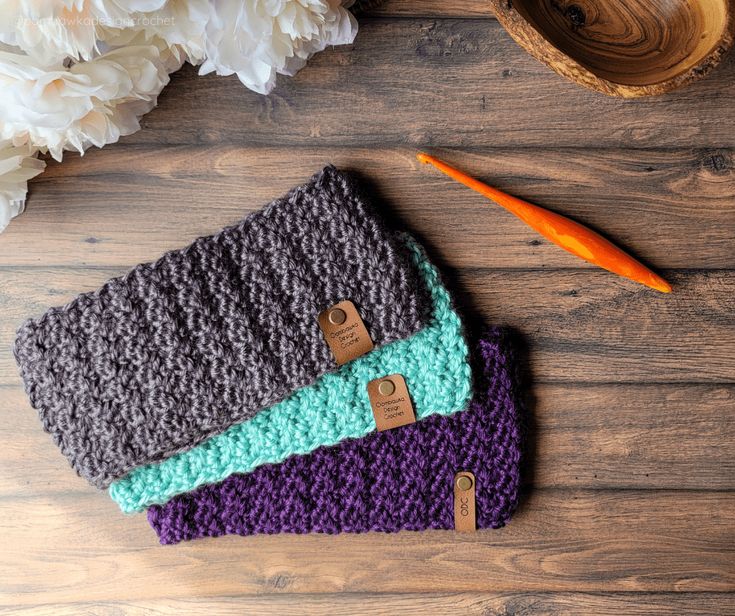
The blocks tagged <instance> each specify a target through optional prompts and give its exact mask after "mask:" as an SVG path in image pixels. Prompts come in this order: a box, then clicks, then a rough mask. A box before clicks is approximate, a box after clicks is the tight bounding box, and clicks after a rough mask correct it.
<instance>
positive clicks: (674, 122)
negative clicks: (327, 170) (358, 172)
mask: <svg viewBox="0 0 735 616" xmlns="http://www.w3.org/2000/svg"><path fill="white" fill-rule="evenodd" d="M734 76H735V60H734V59H733V56H732V55H730V56H728V57H727V59H726V60H725V61H724V62H723V63H722V64H721V65H720V66H718V67H717V69H715V71H713V73H712V75H711V76H709V77H708V78H707V79H703V80H702V81H700V82H697V83H696V84H693V85H692V86H691V87H688V88H685V89H683V90H680V91H677V92H674V93H671V94H670V95H668V96H666V97H664V98H663V99H660V98H652V99H644V100H641V101H629V100H622V99H621V100H619V99H611V98H607V97H604V96H601V95H600V94H599V93H595V92H588V91H585V90H582V89H580V88H579V87H578V86H576V85H574V84H572V83H570V82H568V81H567V80H565V79H563V78H561V77H559V76H558V75H556V74H555V73H553V72H552V71H550V70H548V68H546V67H545V66H544V65H542V64H541V63H539V62H538V61H536V60H535V59H534V58H532V57H531V56H529V55H528V54H527V53H526V52H524V51H523V50H522V49H520V48H519V47H518V45H516V43H515V42H514V41H513V40H512V39H511V38H510V37H509V36H508V35H507V34H506V32H505V31H504V30H503V29H502V27H501V26H500V25H499V24H498V23H497V22H496V21H493V20H486V19H470V20H467V19H397V18H386V19H365V20H363V22H362V23H361V31H360V34H359V35H358V38H357V40H356V41H355V43H354V45H352V46H348V47H338V48H334V49H330V50H327V51H325V52H324V53H321V54H319V55H317V56H316V57H315V58H314V59H313V61H312V62H311V63H310V64H309V66H307V67H306V68H305V69H304V70H303V71H301V72H299V74H298V75H296V77H295V78H293V79H290V80H289V79H282V80H281V81H279V85H278V87H277V88H276V89H275V91H274V92H273V93H272V94H271V95H270V96H269V97H263V96H260V95H258V94H255V93H253V92H249V91H247V90H246V89H245V88H243V87H242V85H241V84H240V82H239V81H238V80H237V79H236V78H235V77H229V78H221V77H217V76H214V75H209V76H204V77H201V78H196V77H195V69H193V68H191V67H185V68H184V69H182V70H181V71H180V72H179V73H177V74H176V75H174V77H173V79H172V82H171V84H170V85H169V86H168V87H167V88H166V90H165V91H164V92H163V95H162V96H161V98H160V101H159V107H158V108H157V109H155V110H153V111H152V112H151V113H149V114H148V115H146V116H145V117H144V118H143V121H142V126H143V128H144V130H142V131H140V132H138V133H135V134H134V135H131V136H130V137H127V138H126V139H125V140H124V141H125V143H131V144H132V143H135V144H143V143H146V144H150V145H155V146H157V147H160V146H162V145H188V146H191V145H195V144H200V145H205V144H209V145H223V144H233V143H236V144H239V145H251V146H253V145H259V146H262V145H274V144H279V145H283V146H294V147H300V146H304V145H317V144H318V145H324V146H330V147H333V146H336V145H353V146H363V147H366V146H369V147H378V146H381V147H384V146H385V145H386V144H394V145H399V144H401V145H408V146H412V147H416V146H421V147H426V146H432V145H440V146H454V147H462V148H467V147H480V146H485V147H487V146H488V145H492V144H496V145H500V144H506V145H510V144H512V146H513V147H514V148H519V147H533V148H539V147H540V148H543V147H547V146H548V145H549V143H550V142H551V143H552V144H553V145H554V147H581V146H590V147H601V146H604V147H623V148H627V147H631V146H637V147H659V148H672V147H684V148H692V147H706V148H731V147H733V145H734V142H735V130H733V128H734V127H735V120H733V119H732V113H731V111H730V109H731V105H730V101H731V99H732V97H733V94H734V93H735V79H734V78H733V77H734ZM368 101H369V102H368ZM223 118H227V122H223V121H222V119H223Z"/></svg>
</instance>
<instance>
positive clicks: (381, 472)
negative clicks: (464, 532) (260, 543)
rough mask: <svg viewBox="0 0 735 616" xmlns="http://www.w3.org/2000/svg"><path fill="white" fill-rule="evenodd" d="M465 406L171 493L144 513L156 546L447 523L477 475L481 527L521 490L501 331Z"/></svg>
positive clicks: (500, 521) (485, 351)
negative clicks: (463, 478)
mask: <svg viewBox="0 0 735 616" xmlns="http://www.w3.org/2000/svg"><path fill="white" fill-rule="evenodd" d="M473 363H474V364H475V365H476V370H477V390H476V393H475V397H474V399H473V401H472V402H471V404H470V406H469V409H468V410H467V411H464V412H462V413H456V414H455V415H452V416H449V417H443V416H440V415H434V416H432V417H429V418H427V419H425V420H423V421H420V422H418V423H415V424H412V425H409V426H404V427H402V428H397V429H395V430H390V431H387V432H382V433H371V434H369V435H367V436H365V437H363V438H361V439H357V440H352V441H345V442H343V443H340V444H339V445H337V446H334V447H323V448H320V449H317V450H316V451H314V452H313V453H311V454H309V455H305V456H294V457H292V458H289V459H288V460H286V461H285V462H283V463H282V464H277V465H267V466H263V467H261V468H259V469H258V470H256V471H255V472H253V473H249V474H246V475H232V476H231V477H229V478H227V479H226V480H224V481H222V482H221V483H218V484H216V485H210V486H204V487H201V488H199V489H198V490H196V491H194V492H190V493H188V494H182V495H180V496H177V497H176V498H174V499H173V500H171V501H169V502H168V503H167V504H165V505H162V506H154V507H151V508H150V509H149V510H148V521H149V522H150V524H151V526H152V527H153V529H154V530H155V531H156V533H157V534H158V537H159V539H160V541H161V543H162V544H173V543H178V542H180V541H184V540H188V539H195V538H199V537H217V536H221V535H226V534H236V535H255V534H259V533H267V534H273V533H330V534H333V533H341V532H348V533H360V532H367V531H383V532H393V531H399V530H424V529H451V528H453V527H454V517H453V515H454V514H453V479H454V475H455V473H456V472H458V471H470V472H472V473H474V475H475V481H476V509H477V527H478V528H498V527H500V526H503V525H504V524H505V523H506V522H507V521H508V520H509V519H510V517H511V515H512V513H513V511H514V510H515V508H516V505H517V503H518V492H519V486H520V468H519V467H520V459H521V429H520V425H519V423H520V404H519V397H518V392H517V383H518V380H517V378H516V376H515V365H514V361H513V356H512V352H511V347H510V346H509V343H508V341H507V337H506V334H505V333H504V332H503V331H502V330H499V329H493V330H491V331H490V332H488V333H487V334H486V335H485V336H484V337H483V339H482V340H481V341H480V342H479V344H478V345H477V352H476V354H475V356H474V361H473Z"/></svg>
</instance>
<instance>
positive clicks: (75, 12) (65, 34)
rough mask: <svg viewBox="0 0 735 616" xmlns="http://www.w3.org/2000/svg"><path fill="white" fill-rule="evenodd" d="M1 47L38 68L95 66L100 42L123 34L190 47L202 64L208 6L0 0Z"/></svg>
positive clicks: (179, 1)
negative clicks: (12, 49) (18, 52)
mask: <svg viewBox="0 0 735 616" xmlns="http://www.w3.org/2000/svg"><path fill="white" fill-rule="evenodd" d="M0 15H2V22H1V23H0V42H2V43H5V44H8V45H13V46H15V47H19V48H20V49H22V50H23V51H24V52H25V53H26V54H28V55H29V56H31V57H33V58H34V60H36V61H37V62H38V63H40V64H46V65H48V64H53V63H55V62H59V61H62V60H64V59H66V58H70V59H72V60H74V61H82V60H91V59H92V58H94V57H95V55H97V54H98V52H99V49H100V46H99V42H100V41H101V40H106V38H107V37H109V36H110V35H113V36H114V35H115V34H116V33H119V32H120V31H121V30H123V29H125V30H133V31H134V32H136V33H137V32H141V31H144V32H146V33H147V34H148V35H149V36H150V35H153V34H155V35H158V36H160V37H161V38H163V39H164V40H166V42H167V43H168V44H169V45H183V46H185V47H186V46H191V52H192V57H193V58H194V59H196V61H201V58H202V53H203V34H204V25H205V23H206V21H207V19H208V16H209V2H208V0H188V1H187V0H0Z"/></svg>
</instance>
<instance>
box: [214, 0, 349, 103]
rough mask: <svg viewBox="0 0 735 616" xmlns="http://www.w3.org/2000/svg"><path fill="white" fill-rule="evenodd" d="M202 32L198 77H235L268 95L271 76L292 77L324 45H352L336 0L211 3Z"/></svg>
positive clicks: (343, 12)
mask: <svg viewBox="0 0 735 616" xmlns="http://www.w3.org/2000/svg"><path fill="white" fill-rule="evenodd" d="M212 3H213V13H212V16H211V19H210V21H209V23H208V24H207V30H206V41H205V51H206V56H207V59H206V60H205V61H204V63H203V64H202V66H201V69H200V73H201V74H206V73H209V72H212V71H215V72H216V73H217V74H218V75H232V74H233V73H234V74H237V76H238V77H239V79H240V81H242V83H243V84H245V85H246V86H247V87H248V88H250V89H252V90H255V91H256V92H260V93H261V94H267V93H268V92H270V91H271V90H272V89H273V87H274V85H275V80H276V73H281V74H285V75H293V74H295V73H296V71H298V70H299V69H300V68H302V67H303V66H304V64H305V63H306V61H307V60H308V59H309V57H311V56H312V55H313V54H314V53H316V52H318V51H321V50H322V49H324V48H325V47H327V46H328V45H341V44H347V43H351V42H352V41H353V40H354V38H355V35H356V34H357V23H356V22H355V19H354V17H353V16H352V15H351V14H350V13H349V12H348V11H347V10H346V9H345V8H344V7H343V6H342V5H343V3H342V2H341V1H340V0H248V1H246V2H242V1H239V2H238V1H237V0H212Z"/></svg>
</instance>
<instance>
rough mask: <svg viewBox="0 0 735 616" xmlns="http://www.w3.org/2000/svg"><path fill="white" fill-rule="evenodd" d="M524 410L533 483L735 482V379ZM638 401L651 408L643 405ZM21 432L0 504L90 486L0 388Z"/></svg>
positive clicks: (10, 425) (561, 393)
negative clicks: (728, 382) (733, 448)
mask: <svg viewBox="0 0 735 616" xmlns="http://www.w3.org/2000/svg"><path fill="white" fill-rule="evenodd" d="M532 393H533V395H532V397H531V398H530V400H529V408H528V410H527V413H526V418H525V419H526V423H527V424H528V437H527V450H528V453H527V455H526V460H525V465H524V473H523V475H524V477H523V479H524V483H525V484H526V486H527V488H528V489H536V488H570V487H573V488H579V489H650V490H661V489H668V490H676V489H688V490H703V489H708V490H735V459H734V458H733V456H732V451H731V448H729V447H726V446H725V447H723V446H722V444H723V443H726V444H727V443H730V444H732V443H735V386H733V385H667V386H666V387H662V386H661V385H656V384H642V385H628V384H625V385H615V384H603V385H600V384H594V385H583V384H579V383H563V384H538V385H537V386H536V387H534V389H533V392H532ZM642 409H644V410H645V412H644V411H642ZM0 417H3V418H4V421H5V422H6V426H7V430H8V431H12V433H13V434H15V435H16V437H15V439H13V440H8V441H7V442H4V443H3V447H1V448H0V468H3V469H13V472H12V473H4V474H0V502H2V501H3V500H4V499H5V500H13V499H16V500H18V499H20V500H22V499H29V498H43V497H50V496H51V495H57V496H61V497H63V496H64V495H65V494H68V493H75V494H77V493H78V494H85V493H86V494H87V495H89V494H91V492H92V488H90V487H89V486H88V485H87V483H86V482H85V481H84V480H82V479H80V478H79V477H77V476H76V475H74V474H73V472H72V471H71V469H70V467H69V465H68V463H67V462H66V459H65V458H64V457H63V456H61V455H60V454H59V452H58V451H57V449H56V448H55V447H54V446H53V444H52V442H51V437H50V436H49V435H48V434H46V433H44V432H43V431H42V429H41V426H40V422H39V421H38V419H37V417H36V414H35V412H34V411H33V409H31V408H30V406H29V405H28V401H27V400H26V397H25V394H24V393H23V391H22V388H21V387H19V386H16V385H12V386H5V387H0Z"/></svg>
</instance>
